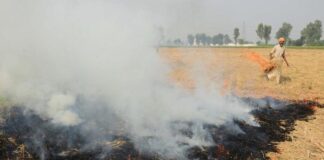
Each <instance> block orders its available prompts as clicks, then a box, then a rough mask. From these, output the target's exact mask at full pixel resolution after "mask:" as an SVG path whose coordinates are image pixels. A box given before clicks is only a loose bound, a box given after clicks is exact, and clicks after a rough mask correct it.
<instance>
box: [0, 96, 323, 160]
mask: <svg viewBox="0 0 324 160" xmlns="http://www.w3.org/2000/svg"><path fill="white" fill-rule="evenodd" d="M260 100H261V101H263V102H266V103H263V104H262V106H261V105H260V104H258V103H255V102H258V101H260ZM243 101H244V102H246V103H248V104H249V105H251V107H254V110H253V111H252V114H253V115H254V117H255V119H256V121H257V122H258V123H259V126H253V125H250V124H247V123H245V122H243V121H237V120H233V123H235V124H237V126H239V128H240V129H241V130H242V131H243V132H244V133H232V132H231V131H230V130H228V129H227V126H226V125H223V126H215V125H213V124H206V125H205V128H206V129H207V130H208V131H209V132H210V133H211V135H212V136H213V140H214V142H215V144H216V145H214V146H211V147H198V146H197V147H194V148H191V149H189V150H188V151H187V157H188V159H269V157H267V156H266V153H268V152H280V151H279V150H278V149H277V147H276V145H277V143H278V142H282V141H290V140H291V139H292V137H290V136H289V133H290V132H291V131H293V130H294V125H295V121H296V120H303V121H308V120H311V119H313V118H315V117H313V116H312V115H313V114H314V112H315V110H316V108H322V107H323V106H322V105H321V104H319V103H317V102H314V101H306V100H305V101H291V102H281V101H279V100H273V99H271V102H272V103H273V102H274V103H278V104H285V105H284V106H280V107H273V106H271V104H270V102H269V98H264V99H252V98H243ZM268 102H269V103H268ZM7 112H8V113H7V114H5V115H6V116H5V117H4V121H3V122H2V124H1V132H2V134H1V135H0V146H1V147H0V159H17V158H18V159H56V160H59V159H62V160H63V159H64V160H69V159H78V160H82V159H87V160H88V159H137V160H149V159H166V158H165V157H163V155H158V154H154V153H141V152H140V151H138V150H136V148H135V147H134V145H133V143H132V142H131V141H130V140H129V139H128V138H127V136H126V135H106V136H107V137H109V139H110V142H109V143H102V144H101V145H97V146H96V147H87V144H88V142H87V141H86V139H87V138H86V137H85V135H82V134H80V133H81V131H80V128H79V127H78V126H76V127H60V126H57V125H53V124H52V123H50V121H46V120H43V119H42V118H41V117H39V116H37V115H36V114H34V113H32V112H31V111H27V110H24V109H23V108H22V107H12V108H11V109H10V110H8V111H7ZM184 123H188V125H190V122H184ZM183 134H185V135H187V136H190V130H188V131H184V132H183Z"/></svg>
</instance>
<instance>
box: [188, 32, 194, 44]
mask: <svg viewBox="0 0 324 160" xmlns="http://www.w3.org/2000/svg"><path fill="white" fill-rule="evenodd" d="M187 39H188V43H189V45H191V46H192V45H193V44H194V41H195V36H193V35H192V34H189V35H188V36H187Z"/></svg>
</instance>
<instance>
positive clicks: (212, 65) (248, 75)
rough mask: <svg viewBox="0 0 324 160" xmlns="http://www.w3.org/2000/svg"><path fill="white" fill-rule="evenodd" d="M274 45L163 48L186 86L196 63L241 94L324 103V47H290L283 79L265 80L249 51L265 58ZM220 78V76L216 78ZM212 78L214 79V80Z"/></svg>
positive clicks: (189, 84) (208, 73)
mask: <svg viewBox="0 0 324 160" xmlns="http://www.w3.org/2000/svg"><path fill="white" fill-rule="evenodd" d="M270 50H271V48H160V50H159V51H160V54H161V55H162V56H163V57H165V59H167V61H168V62H169V63H170V64H171V65H172V66H173V69H174V70H173V73H171V74H172V76H173V77H174V78H175V79H178V81H180V82H181V84H183V85H185V86H186V87H193V86H194V84H193V83H194V81H195V80H194V79H195V78H196V75H195V74H196V73H193V72H197V69H195V68H196V67H195V66H197V65H200V66H202V67H204V69H201V71H203V72H206V73H207V77H209V78H207V79H210V80H208V81H209V82H210V81H212V82H214V83H217V84H220V85H225V87H226V88H228V89H229V90H231V91H233V92H235V93H237V94H239V95H251V96H258V97H260V96H272V97H275V98H279V99H294V100H302V99H317V100H319V101H321V102H322V103H323V102H324V99H323V98H324V49H323V50H322V49H295V48H288V49H287V59H288V61H289V62H290V64H291V67H289V68H288V67H286V66H284V67H283V81H282V84H281V85H277V84H276V83H275V82H274V81H266V80H265V79H264V78H263V77H262V76H261V75H262V74H261V71H260V69H259V66H258V64H256V63H254V62H251V61H249V60H248V59H247V58H246V56H245V55H246V54H247V53H250V52H256V53H260V54H261V55H262V56H264V57H265V58H267V57H268V53H269V52H270ZM215 78H217V79H215ZM212 79H215V81H213V80H212Z"/></svg>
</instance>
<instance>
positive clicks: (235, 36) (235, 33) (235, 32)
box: [234, 28, 240, 44]
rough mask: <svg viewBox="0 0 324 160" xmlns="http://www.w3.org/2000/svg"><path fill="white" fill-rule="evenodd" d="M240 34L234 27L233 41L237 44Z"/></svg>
mask: <svg viewBox="0 0 324 160" xmlns="http://www.w3.org/2000/svg"><path fill="white" fill-rule="evenodd" d="M239 36H240V30H239V29H238V28H234V41H235V44H237V38H238V37H239Z"/></svg>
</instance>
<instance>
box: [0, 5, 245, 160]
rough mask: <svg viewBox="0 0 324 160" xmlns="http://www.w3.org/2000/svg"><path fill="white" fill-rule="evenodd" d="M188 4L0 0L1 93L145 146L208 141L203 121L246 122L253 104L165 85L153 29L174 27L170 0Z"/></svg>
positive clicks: (175, 150)
mask: <svg viewBox="0 0 324 160" xmlns="http://www.w3.org/2000/svg"><path fill="white" fill-rule="evenodd" d="M184 2H185V1H183V0H182V1H173V0H172V1H171V0H168V1H154V2H151V1H148V0H140V1H130V0H129V1H117V0H106V1H104V0H94V1H87V0H71V1H59V0H46V1H44V0H33V1H21V0H0V10H1V11H0V12H1V14H0V19H1V21H0V55H1V58H0V93H1V95H2V96H5V97H6V98H8V99H10V101H11V102H13V103H16V104H19V105H23V106H26V107H27V108H29V109H31V110H33V111H34V112H36V113H38V114H39V115H40V116H41V117H43V118H45V119H50V120H51V121H52V122H53V123H56V124H60V125H67V126H71V125H81V126H84V130H88V131H89V130H92V131H93V132H96V130H99V129H102V128H104V129H107V130H122V131H123V132H125V133H126V134H127V135H129V136H130V138H131V139H132V140H133V141H134V142H135V145H136V147H137V148H138V149H139V150H142V151H143V152H157V153H159V154H162V155H165V156H168V157H182V158H183V156H184V151H185V149H187V148H189V147H192V146H208V145H212V139H211V137H210V135H209V134H208V132H207V131H206V129H205V128H204V127H203V124H216V125H221V124H224V123H227V122H230V121H231V120H232V119H233V118H235V119H242V120H247V121H250V118H251V116H250V115H249V111H250V109H249V108H248V107H246V106H244V105H242V104H241V103H240V101H238V100H236V99H235V98H232V97H223V96H221V95H219V91H218V90H216V89H215V88H212V89H210V88H209V89H205V88H204V87H199V86H198V87H197V89H196V90H195V91H194V92H193V93H192V92H190V93H189V92H187V91H186V90H183V89H181V88H178V87H177V86H175V85H174V84H172V83H170V81H169V79H168V77H167V74H168V71H169V68H168V66H167V64H165V63H164V62H163V60H161V58H160V56H159V54H158V53H157V52H156V48H155V46H157V42H158V41H159V37H158V34H159V32H158V30H156V28H157V26H168V27H174V30H176V29H177V28H176V27H177V26H172V24H173V23H174V20H172V15H173V14H174V13H177V10H173V9H172V6H174V5H175V6H179V5H181V4H182V3H184ZM184 10H185V9H184ZM184 10H182V11H184ZM182 14H183V13H182ZM216 83H217V82H216ZM202 86H203V85H202ZM216 88H217V87H216ZM80 97H82V98H80ZM186 122H190V123H192V125H186ZM181 130H190V131H191V132H192V136H190V137H188V136H185V135H183V134H180V132H181ZM89 137H91V135H89ZM183 144H186V145H183Z"/></svg>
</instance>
